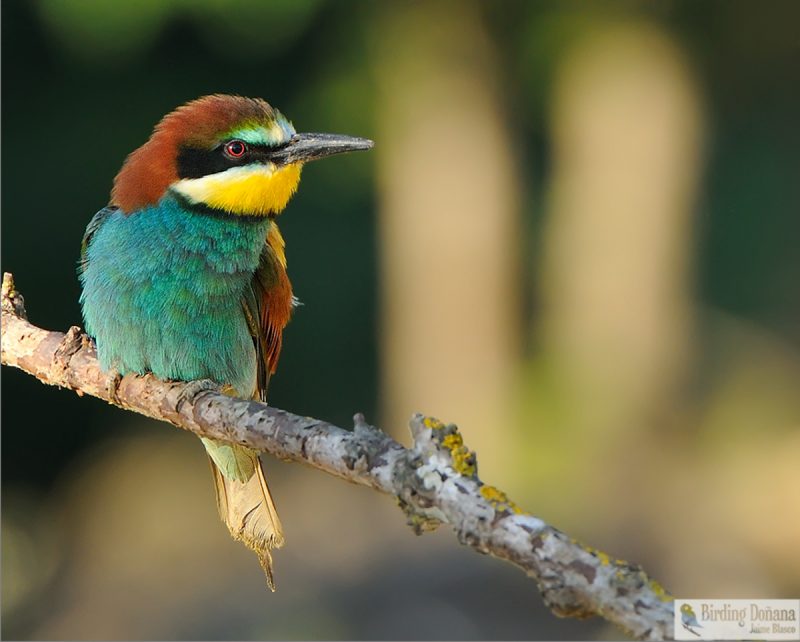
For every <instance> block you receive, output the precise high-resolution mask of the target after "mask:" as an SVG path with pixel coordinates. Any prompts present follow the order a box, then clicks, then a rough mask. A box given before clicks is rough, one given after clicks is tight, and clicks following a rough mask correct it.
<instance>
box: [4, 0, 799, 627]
mask: <svg viewBox="0 0 800 642" xmlns="http://www.w3.org/2000/svg"><path fill="white" fill-rule="evenodd" d="M3 9H4V15H3V26H2V29H3V53H4V56H3V89H4V109H3V133H4V152H5V155H4V161H5V163H4V168H3V169H4V172H3V174H4V175H3V178H4V189H3V206H4V214H5V215H4V216H3V222H2V224H3V240H2V243H3V269H4V270H12V271H14V272H15V274H16V277H17V281H18V285H19V287H20V289H21V291H22V292H23V294H24V295H25V296H26V299H27V301H28V311H29V316H30V317H31V319H32V320H33V321H34V322H36V323H39V324H41V325H43V326H45V327H51V328H58V329H62V330H63V329H66V327H68V325H70V324H74V323H79V319H80V314H79V310H78V306H77V296H78V289H77V280H76V278H75V275H74V267H75V261H76V258H77V253H78V246H79V242H80V238H81V234H82V231H83V227H84V226H85V224H86V222H87V221H88V220H89V218H90V217H91V215H92V214H93V213H94V211H96V210H97V209H99V207H101V206H102V205H103V204H104V203H105V201H106V199H107V193H108V188H109V186H110V182H111V179H112V178H113V175H114V173H115V172H116V170H117V169H118V167H119V165H120V163H121V161H122V159H123V158H124V156H125V154H126V153H127V152H129V151H131V150H132V149H133V148H134V147H136V146H137V145H139V144H141V143H142V142H143V141H144V139H145V138H146V137H147V135H149V132H150V130H151V128H152V125H153V124H154V123H155V122H156V121H157V120H158V119H159V118H160V117H161V115H163V114H164V113H166V112H167V111H169V110H171V109H172V108H174V107H175V106H177V105H178V104H180V103H182V102H185V101H186V100H189V99H191V98H194V97H196V96H198V95H202V94H205V93H212V92H216V91H222V92H231V93H242V94H246V95H259V96H262V97H264V98H266V99H267V100H269V101H270V102H272V103H273V104H274V105H276V106H277V107H279V108H280V109H281V110H282V111H283V112H284V113H285V114H287V116H289V117H290V118H291V119H292V120H293V121H294V123H295V125H296V126H297V128H298V130H319V131H340V132H343V133H350V134H355V135H363V136H370V137H372V138H374V139H375V141H376V148H375V150H374V152H372V153H370V154H364V155H358V156H355V155H354V156H353V157H347V158H343V159H339V160H336V161H330V162H328V163H321V164H319V166H312V167H310V168H308V169H307V170H306V172H305V177H304V181H303V185H302V186H301V188H300V192H299V194H298V196H297V197H296V198H295V201H294V202H293V203H292V204H291V205H290V206H289V208H288V210H287V213H286V214H285V215H284V217H283V219H282V223H283V224H282V229H283V230H284V235H285V236H286V238H287V244H288V255H289V262H290V265H289V268H290V275H291V276H292V278H293V281H294V283H295V288H296V291H297V293H298V295H299V296H300V298H301V299H302V300H303V301H304V303H305V306H304V307H302V308H300V309H299V311H298V312H297V314H296V318H295V320H294V321H293V323H292V324H291V326H290V327H289V329H288V331H287V335H286V339H285V349H284V356H283V360H282V363H281V367H280V369H279V372H278V375H277V377H276V378H275V380H274V385H273V386H272V389H271V391H270V392H271V403H274V404H275V405H277V406H280V407H284V408H286V409H288V410H291V411H294V412H298V413H302V414H310V415H314V416H320V417H323V418H326V419H329V420H334V421H337V422H339V423H340V424H342V425H349V421H350V417H351V416H352V414H353V413H354V412H356V411H359V410H363V411H366V413H367V415H368V419H370V420H372V421H374V422H376V423H378V424H379V425H381V426H382V427H384V428H385V429H386V430H389V431H391V432H392V434H393V435H394V436H395V437H396V438H398V439H400V440H402V441H407V435H406V428H405V422H406V420H407V418H408V417H409V416H410V415H411V413H412V412H415V411H422V412H425V413H428V414H433V415H436V416H439V417H440V418H442V419H443V420H446V421H453V422H456V423H458V424H459V426H460V427H461V429H462V432H463V434H464V436H465V439H466V441H467V443H468V445H470V446H471V447H473V448H475V449H476V450H477V452H478V462H479V472H480V474H481V477H482V478H483V479H484V480H485V481H487V482H489V483H492V484H495V485H497V486H499V487H500V488H502V489H504V490H506V491H507V492H508V493H509V494H510V495H511V496H512V497H513V498H514V499H515V500H516V501H517V502H518V503H520V504H522V505H523V506H525V507H526V508H527V509H529V510H530V511H532V512H533V513H534V514H536V515H538V516H540V517H542V518H544V519H545V520H547V521H549V522H550V523H553V524H554V525H556V526H557V527H559V528H562V529H563V530H566V531H567V532H568V533H570V534H571V535H573V536H575V537H578V538H580V539H582V540H585V541H587V542H589V543H591V544H592V545H593V546H597V547H598V548H601V549H603V550H606V551H607V552H609V553H610V554H612V555H614V556H618V557H623V558H626V559H629V560H632V561H636V562H640V563H642V564H644V565H645V567H646V568H647V569H648V571H650V572H651V573H652V574H653V575H654V576H656V577H658V578H659V579H660V580H661V581H663V583H664V584H665V585H666V586H667V587H668V588H669V589H670V590H671V591H672V592H673V593H674V594H675V595H676V596H678V597H718V598H737V597H792V596H797V595H798V594H800V555H799V554H798V542H800V466H799V465H798V462H800V394H798V382H799V381H800V349H799V348H800V305H799V304H798V301H800V296H799V295H798V290H797V283H798V277H800V259H799V258H798V252H797V247H798V243H797V241H798V238H800V235H798V233H800V223H799V222H798V221H800V217H799V216H798V214H799V213H800V207H799V206H800V189H798V185H799V184H800V183H798V180H797V179H798V176H800V163H799V162H798V157H799V156H800V155H799V154H798V149H800V128H798V121H797V114H798V113H800V111H799V109H800V83H798V82H797V80H798V79H797V70H798V69H800V41H798V39H797V34H796V25H797V24H798V20H800V5H797V4H796V3H791V2H784V3H781V2H774V3H769V4H767V5H764V4H756V3H752V2H702V3H698V2H690V1H689V0H682V1H677V2H664V3H658V4H656V5H642V4H640V3H631V2H623V1H619V2H598V3H592V4H591V5H586V4H585V3H572V2H537V3H532V2H523V1H522V0H518V1H512V0H504V1H502V2H479V1H470V0H462V1H455V0H453V1H447V0H435V1H431V2H399V1H396V2H385V3H381V4H377V3H369V2H357V1H354V0H348V1H347V2H332V1H328V2H325V1H323V0H303V1H298V2H270V3H260V2H255V1H253V2H249V1H246V0H237V1H230V2H212V1H204V0H203V1H201V0H195V1H194V2H192V3H186V2H180V1H178V0H173V1H170V2H136V3H105V2H99V1H90V0H85V1H81V2H72V3H65V2H59V1H58V0H39V1H38V2H33V3H23V2H7V3H4V4H3ZM43 256H47V257H48V258H47V259H44V258H43ZM3 401H4V403H3V409H2V413H3V420H4V435H3V455H2V458H3V491H2V589H3V591H2V597H3V599H2V615H3V621H2V633H3V637H6V638H20V639H62V638H70V639H100V638H104V639H347V638H356V639H361V638H371V639H399V638H405V639H479V638H483V639H509V638H528V639H543V638H553V639H583V638H585V639H607V638H614V637H618V636H619V635H620V633H619V632H617V631H615V630H612V629H609V628H607V627H606V626H605V625H604V624H603V623H602V622H599V621H589V622H571V621H562V620H558V619H556V618H554V617H553V616H551V615H550V614H549V613H547V612H546V610H545V609H544V607H543V606H542V605H541V600H540V598H539V596H538V593H537V591H536V588H535V585H534V584H533V583H532V582H530V581H528V580H527V579H526V578H525V577H524V576H522V575H521V574H520V573H518V572H517V571H515V570H514V569H512V568H511V567H506V566H504V565H502V564H501V563H499V562H497V561H494V560H491V559H488V558H482V557H479V556H476V555H474V554H472V553H471V552H469V551H467V550H465V549H462V548H460V547H459V546H458V545H457V544H456V543H455V539H454V538H453V537H452V536H451V535H450V534H449V533H448V532H447V531H446V529H441V532H439V533H436V534H433V535H426V536H425V537H423V538H416V537H414V536H413V535H412V534H411V532H410V530H409V529H407V528H406V527H405V526H404V520H403V516H402V514H401V513H400V511H398V510H397V509H396V508H395V507H394V505H393V503H392V502H391V501H390V500H389V499H387V498H385V497H382V496H379V495H377V494H375V493H373V492H370V491H368V490H365V489H362V488H358V487H355V486H349V485H346V484H344V483H342V482H340V481H337V480H334V479H332V478H328V477H326V476H324V475H322V474H321V473H318V472H316V471H313V470H310V469H305V468H301V467H298V466H293V465H288V464H285V463H281V462H276V461H274V460H272V459H271V458H269V457H265V464H266V468H267V470H268V472H269V476H270V479H271V486H272V488H273V491H274V494H275V496H276V500H277V502H278V507H279V509H280V511H281V515H282V518H283V520H284V524H285V529H286V534H287V540H288V543H287V546H286V548H285V549H283V550H281V551H279V552H278V553H277V554H276V556H275V557H276V563H275V566H276V578H277V583H278V592H277V593H276V594H274V595H271V594H269V593H268V592H267V591H266V589H265V587H264V586H263V584H264V582H263V577H262V575H261V571H260V569H259V567H258V564H257V563H256V560H255V558H254V557H253V556H252V555H251V554H250V553H249V552H247V551H246V550H245V549H244V548H243V547H241V546H240V545H238V544H235V543H233V542H232V541H230V539H229V537H228V535H227V532H226V530H225V529H224V527H223V526H222V525H221V524H220V523H219V522H218V519H217V516H216V511H215V508H214V502H213V491H212V485H211V482H210V479H209V473H208V466H207V464H206V462H205V457H204V456H203V451H202V449H201V448H200V445H199V444H198V443H197V441H196V440H195V439H193V438H192V437H191V436H189V435H185V434H181V433H178V432H177V431H175V430H174V429H172V428H170V427H169V426H166V425H160V424H156V423H154V422H150V421H146V420H144V419H141V418H138V417H136V416H134V415H130V414H126V413H123V412H121V411H117V410H114V409H111V408H108V407H106V406H104V405H102V404H100V403H99V402H96V401H95V400H89V399H78V398H77V397H75V396H74V395H71V394H69V393H66V392H58V391H56V390H53V389H45V388H44V387H43V386H41V385H39V384H37V383H36V382H35V381H34V380H33V379H31V378H30V377H26V376H25V375H22V374H20V373H16V372H9V371H7V370H4V371H3ZM31 407H33V408H35V409H36V410H37V411H38V414H37V416H36V417H34V418H31V417H30V413H29V410H30V408H31Z"/></svg>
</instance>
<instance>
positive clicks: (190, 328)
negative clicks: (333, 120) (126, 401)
mask: <svg viewBox="0 0 800 642" xmlns="http://www.w3.org/2000/svg"><path fill="white" fill-rule="evenodd" d="M372 144H373V143H372V141H370V140H366V139H364V138H354V137H351V136H339V135H334V134H297V133H295V130H294V127H293V126H292V124H291V123H290V122H289V121H288V120H286V118H284V117H283V116H282V115H281V114H280V112H278V111H277V110H275V109H273V108H272V107H270V105H269V104H267V103H266V102H265V101H263V100H261V99H257V98H244V97H242V96H227V95H213V96H205V97H203V98H199V99H197V100H194V101H192V102H190V103H187V104H186V105H183V106H182V107H179V108H178V109H176V110H175V111H173V112H172V113H170V114H168V115H167V116H165V117H164V118H163V119H162V120H161V122H160V123H158V125H156V127H155V130H154V131H153V134H152V135H151V136H150V139H149V140H148V141H147V142H146V143H145V144H144V145H142V146H141V147H139V148H138V149H136V150H135V151H134V152H133V153H131V154H130V155H129V156H128V157H127V159H126V160H125V163H124V164H123V166H122V169H121V170H120V171H119V173H118V174H117V176H116V178H115V179H114V187H113V189H112V191H111V201H110V203H109V205H108V206H107V207H105V208H103V209H101V210H100V211H99V212H98V213H97V214H95V216H94V218H92V220H91V221H90V222H89V225H88V226H87V228H86V233H85V235H84V237H83V243H82V248H81V260H80V264H79V265H80V266H79V275H80V280H81V283H82V286H83V291H82V294H81V306H82V309H83V318H84V322H85V325H86V330H87V332H88V333H89V335H90V336H92V337H93V338H94V339H95V342H96V344H97V355H98V358H99V360H100V365H101V367H102V368H103V369H104V370H106V371H108V372H109V373H119V374H120V375H125V374H126V373H139V374H143V373H146V372H152V373H153V374H154V375H155V376H156V377H159V378H161V379H177V380H184V381H193V380H199V379H210V380H211V381H213V382H215V383H217V384H219V385H220V386H222V387H223V391H225V392H227V393H229V394H231V395H236V396H239V397H244V398H248V399H249V398H253V399H260V400H262V401H266V394H267V384H268V383H269V378H270V375H271V374H273V373H274V372H275V368H276V365H277V363H278V357H279V356H280V352H281V337H282V334H283V329H284V327H285V325H286V323H287V322H288V321H289V317H290V316H291V312H292V308H293V306H294V304H295V299H294V297H293V295H292V286H291V284H290V282H289V278H288V276H287V274H286V255H285V252H284V241H283V237H282V236H281V233H280V231H279V230H278V226H277V225H276V223H275V219H276V217H277V215H278V214H280V212H281V211H282V210H283V209H284V207H286V204H287V202H288V201H289V199H290V198H291V196H292V195H293V194H294V192H295V190H296V189H297V185H298V183H299V181H300V170H301V168H302V166H303V164H304V163H306V162H308V161H311V160H315V159H318V158H323V157H325V156H330V155H332V154H339V153H342V152H350V151H355V150H362V149H369V148H370V147H372ZM202 442H203V445H204V446H205V448H206V451H207V452H208V456H209V459H210V462H211V468H212V472H213V475H214V485H215V489H216V496H217V506H218V508H219V513H220V517H221V518H222V520H223V521H224V522H225V524H227V526H228V529H229V530H230V532H231V535H232V536H233V537H234V538H235V539H238V540H241V541H243V542H244V543H245V544H246V545H247V546H248V547H250V548H251V549H252V550H253V551H255V553H256V554H257V555H258V558H259V561H260V562H261V566H262V567H263V569H264V572H265V573H266V575H267V580H268V582H269V585H270V587H271V588H272V589H273V590H274V583H273V579H272V557H271V554H270V550H271V549H272V548H277V547H280V546H281V545H282V544H283V531H282V528H281V523H280V520H279V519H278V514H277V512H276V510H275V505H274V503H273V501H272V497H271V496H270V493H269V488H268V487H267V482H266V481H265V479H264V473H263V471H262V468H261V462H260V460H259V458H258V453H257V452H256V451H254V450H251V449H249V448H245V447H244V446H240V445H237V444H231V443H227V442H224V441H217V440H213V439H202Z"/></svg>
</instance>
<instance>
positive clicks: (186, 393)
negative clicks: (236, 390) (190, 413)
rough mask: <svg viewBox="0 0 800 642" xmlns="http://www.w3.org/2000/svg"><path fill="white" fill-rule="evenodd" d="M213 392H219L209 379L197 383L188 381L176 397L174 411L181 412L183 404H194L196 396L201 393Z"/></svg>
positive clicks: (217, 387)
mask: <svg viewBox="0 0 800 642" xmlns="http://www.w3.org/2000/svg"><path fill="white" fill-rule="evenodd" d="M209 390H213V391H215V392H219V390H220V387H219V386H218V385H217V384H216V383H214V382H213V381H211V380H210V379H200V380H198V381H189V382H188V383H187V384H185V385H184V386H183V390H181V392H180V394H179V395H178V400H177V401H176V402H175V410H177V411H178V412H180V411H181V407H182V406H183V404H185V403H187V402H188V403H194V401H195V399H197V396H198V395H199V394H201V393H203V392H206V391H209Z"/></svg>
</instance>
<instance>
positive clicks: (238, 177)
mask: <svg viewBox="0 0 800 642" xmlns="http://www.w3.org/2000/svg"><path fill="white" fill-rule="evenodd" d="M301 169H302V164H301V163H292V164H290V165H284V166H281V167H278V166H276V165H274V164H272V163H268V164H266V165H261V164H259V165H245V166H243V167H233V168H231V169H228V170H226V171H224V172H219V173H218V174H209V175H208V176H203V177H202V178H184V179H182V180H180V181H178V182H177V183H175V184H174V185H173V186H172V189H174V190H175V191H176V192H178V193H179V194H181V195H182V196H184V197H186V198H188V199H189V200H190V201H191V202H193V203H202V204H204V205H208V206H209V207H213V208H215V209H220V210H224V211H226V212H229V213H231V214H235V215H238V216H268V215H269V214H277V213H279V212H280V211H281V210H283V208H284V207H286V204H287V203H288V202H289V199H290V198H291V197H292V195H293V194H294V193H295V191H297V185H298V184H299V183H300V170H301Z"/></svg>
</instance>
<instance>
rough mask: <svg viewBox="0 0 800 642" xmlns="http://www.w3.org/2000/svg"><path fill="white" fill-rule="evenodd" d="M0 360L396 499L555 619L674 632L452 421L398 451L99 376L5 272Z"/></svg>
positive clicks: (668, 604)
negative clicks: (479, 454) (530, 593)
mask: <svg viewBox="0 0 800 642" xmlns="http://www.w3.org/2000/svg"><path fill="white" fill-rule="evenodd" d="M0 346H1V347H2V363H3V365H9V366H13V367H16V368H20V369H21V370H24V371H25V372H27V373H29V374H31V375H33V376H34V377H36V378H37V379H39V380H40V381H42V382H43V383H46V384H49V385H54V386H59V387H62V388H69V389H71V390H73V391H75V392H76V393H77V394H78V395H84V394H88V395H92V396H94V397H98V398H100V399H104V400H105V401H108V402H109V403H112V404H114V405H116V406H119V407H121V408H125V409H128V410H132V411H134V412H138V413H140V414H143V415H146V416H148V417H152V418H154V419H159V420H161V421H167V422H169V423H171V424H173V425H175V426H178V427H179V428H183V429H184V430H188V431H190V432H193V433H195V434H197V435H199V436H202V437H211V438H215V439H224V440H227V441H231V442H235V443H238V444H242V445H246V446H249V447H251V448H255V449H257V450H262V451H265V452H268V453H270V454H271V455H273V456H275V457H279V458H281V459H285V460H289V461H295V462H301V463H304V464H307V465H309V466H312V467H314V468H317V469H319V470H322V471H324V472H326V473H329V474H331V475H334V476H336V477H340V478H342V479H346V480H348V481H351V482H354V483H357V484H361V485H364V486H369V487H371V488H374V489H375V490H378V491H380V492H382V493H386V494H387V495H391V496H393V497H395V498H396V499H397V501H398V503H399V505H400V507H401V508H402V510H403V511H404V512H405V514H406V516H407V518H408V523H409V525H410V526H411V527H412V528H413V529H414V530H415V531H416V532H417V533H422V532H423V531H425V530H431V529H433V528H436V527H437V526H438V525H439V524H442V523H445V524H448V525H449V526H450V527H451V528H452V529H453V531H454V532H455V534H456V537H457V538H458V541H459V542H460V543H461V544H463V545H465V546H469V547H471V548H473V549H474V550H476V551H478V552H479V553H484V554H489V555H492V556H493V557H497V558H499V559H503V560H506V561H508V562H511V563H512V564H514V565H515V566H517V567H519V568H520V569H521V570H523V571H524V572H525V573H526V574H527V575H529V576H530V577H532V578H533V579H534V580H535V581H536V582H537V584H538V586H539V590H540V591H541V594H542V597H543V598H544V601H545V603H546V604H547V606H548V607H549V608H550V609H551V610H552V611H553V613H555V614H556V615H558V616H562V617H578V618H584V617H590V616H593V615H599V616H601V617H603V618H605V619H606V620H608V621H609V622H612V623H614V624H616V625H617V626H619V627H620V628H622V629H623V630H624V631H626V632H627V633H628V634H629V635H631V636H633V637H634V638H637V639H642V640H660V639H671V638H672V637H673V598H672V597H671V596H670V595H669V593H667V592H666V591H665V590H664V589H663V588H662V587H661V585H660V584H658V583H657V582H656V581H655V580H652V579H650V578H649V577H648V576H647V575H646V574H645V573H644V571H643V570H642V569H641V568H640V567H639V566H637V565H635V564H630V563H628V562H625V561H623V560H618V559H613V558H611V557H609V556H608V555H606V554H605V553H603V552H601V551H598V550H596V549H593V548H591V547H589V546H586V545H584V544H581V543H580V542H578V541H576V540H575V539H573V538H571V537H569V536H568V535H566V534H564V533H563V532H561V531H559V530H558V529H556V528H554V527H552V526H550V525H548V524H546V523H545V522H543V521H542V520H541V519H538V518H537V517H534V516H533V515H531V514H529V513H527V512H525V511H523V510H522V509H521V508H520V507H519V506H517V505H516V504H515V503H514V502H512V501H511V500H510V499H509V498H508V497H507V496H506V495H505V493H503V492H502V491H500V490H499V489H497V488H495V487H494V486H490V485H488V484H485V483H484V482H482V481H481V480H480V479H479V478H478V475H477V464H476V458H475V453H473V452H472V451H470V450H469V449H468V448H467V447H466V446H465V445H464V442H463V439H462V436H461V434H460V433H459V431H458V429H457V428H456V426H455V425H453V424H444V423H442V422H440V421H438V420H437V419H434V418H431V417H425V416H423V415H414V417H412V419H411V422H410V428H411V434H412V437H413V445H412V446H411V447H409V448H405V447H404V446H402V445H401V444H399V443H398V442H396V441H394V440H393V439H391V438H390V437H389V436H387V435H386V434H385V433H383V432H382V431H380V430H379V429H377V428H375V427H373V426H370V425H369V424H367V423H366V421H365V420H364V417H363V416H362V415H356V416H355V418H354V420H355V425H354V428H353V430H345V429H343V428H340V427H338V426H334V425H333V424H330V423H328V422H325V421H321V420H319V419H314V418H311V417H301V416H298V415H294V414H292V413H289V412H286V411H285V410H280V409H278V408H274V407H272V406H268V405H266V404H263V403H259V402H256V401H246V400H242V399H236V398H233V397H229V396H227V395H224V394H222V393H220V392H219V391H218V390H217V388H216V387H215V386H214V385H213V384H211V383H210V382H206V383H205V384H203V383H201V382H189V383H185V382H165V381H160V380H158V379H156V378H155V377H154V376H152V375H144V376H137V375H127V376H125V377H121V378H120V377H115V376H113V375H109V374H108V373H105V372H103V371H102V370H101V369H100V366H99V364H98V361H97V358H96V352H95V348H94V345H93V343H92V341H91V339H89V337H87V336H86V335H85V334H83V333H82V332H81V330H80V329H79V328H78V327H75V326H73V327H72V328H70V329H69V331H68V332H67V333H66V334H63V333H60V332H51V331H48V330H43V329H41V328H38V327H36V326H35V325H32V324H31V323H29V322H28V320H27V318H26V315H25V307H24V302H23V300H22V297H21V296H20V295H19V293H18V292H16V290H15V288H14V282H13V278H12V276H11V275H10V274H5V275H4V276H3V286H2V340H1V341H0Z"/></svg>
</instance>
